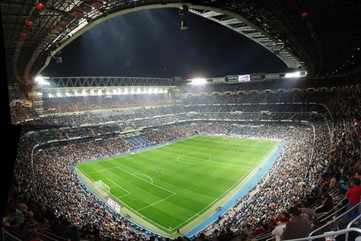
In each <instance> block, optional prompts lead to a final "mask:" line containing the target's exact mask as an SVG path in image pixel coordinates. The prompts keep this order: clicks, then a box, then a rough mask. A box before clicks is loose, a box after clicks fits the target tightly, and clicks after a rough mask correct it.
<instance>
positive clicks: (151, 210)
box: [77, 136, 278, 235]
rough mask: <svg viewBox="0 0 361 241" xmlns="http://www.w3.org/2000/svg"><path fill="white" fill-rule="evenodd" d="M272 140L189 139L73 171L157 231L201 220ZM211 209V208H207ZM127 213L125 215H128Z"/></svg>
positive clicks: (172, 230) (249, 170)
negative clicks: (98, 185) (100, 183)
mask: <svg viewBox="0 0 361 241" xmlns="http://www.w3.org/2000/svg"><path fill="white" fill-rule="evenodd" d="M277 144H278V142H277V141H272V140H262V139H241V138H236V137H224V136H194V137H191V138H188V139H184V140H179V141H178V142H176V143H173V144H168V145H163V146H160V147H158V148H151V149H147V150H144V151H140V152H137V153H132V154H129V155H125V156H118V157H112V158H107V159H103V160H98V161H90V162H85V163H82V164H80V165H78V166H77V169H78V171H80V172H81V173H82V174H83V175H85V176H86V177H87V179H89V180H90V181H92V182H95V181H99V180H102V181H103V182H104V183H106V184H107V185H108V186H109V187H110V192H111V196H112V197H113V199H116V200H118V202H119V203H121V205H122V206H124V207H125V208H126V209H127V210H128V211H130V212H131V213H134V215H135V216H137V217H140V219H141V220H143V221H144V223H142V225H144V224H145V225H146V224H151V225H152V226H153V227H156V228H157V229H158V230H162V231H163V232H165V233H168V234H169V235H174V234H175V230H176V229H182V228H186V226H189V225H192V224H194V223H195V222H196V221H197V222H201V221H202V220H203V219H204V218H205V217H206V216H207V214H211V213H212V210H213V211H214V210H215V209H214V208H216V207H215V206H218V205H219V202H220V201H222V199H223V202H224V201H225V200H226V199H228V197H227V194H229V193H231V192H232V190H233V191H234V189H235V187H237V188H239V187H240V185H242V184H241V182H242V180H245V178H246V177H247V176H249V175H250V173H252V171H253V170H255V168H256V167H257V166H259V165H260V164H261V163H262V161H264V160H265V158H267V156H268V155H269V154H270V153H271V152H272V150H273V149H274V148H275V147H276V146H277ZM212 208H213V209H212ZM128 213H129V212H128Z"/></svg>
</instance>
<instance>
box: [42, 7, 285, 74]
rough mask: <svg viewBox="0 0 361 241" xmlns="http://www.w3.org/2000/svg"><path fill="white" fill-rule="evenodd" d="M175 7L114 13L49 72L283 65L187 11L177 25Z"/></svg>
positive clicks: (206, 70) (247, 69)
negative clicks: (183, 22) (185, 26)
mask: <svg viewBox="0 0 361 241" xmlns="http://www.w3.org/2000/svg"><path fill="white" fill-rule="evenodd" d="M177 13H178V10H176V9H160V10H149V11H141V12H137V13H131V14H128V15H125V16H118V17H115V18H113V19H111V20H108V21H106V22H104V23H102V24H99V25H98V26H96V27H95V28H93V29H92V30H90V31H88V32H86V33H85V34H83V35H82V36H80V37H79V38H78V39H76V40H74V41H73V42H72V43H71V44H69V45H68V46H67V47H65V48H64V49H63V50H62V52H61V55H60V56H62V58H63V63H61V64H57V63H55V62H54V61H52V63H51V64H49V66H48V67H47V68H46V69H45V71H44V73H43V74H44V75H48V76H147V77H174V76H182V77H196V76H204V77H214V76H225V75H228V74H243V73H254V72H280V71H284V70H285V69H286V66H285V65H284V64H283V63H282V62H281V61H280V60H279V59H278V58H277V57H275V56H274V55H273V54H272V53H270V52H269V51H267V50H266V49H264V48H263V47H260V46H259V45H257V44H255V43H253V42H252V41H251V40H248V39H247V38H246V37H243V36H242V35H240V34H238V33H236V32H234V31H232V30H229V29H227V28H225V27H223V26H221V25H219V24H217V23H214V22H211V21H209V20H207V19H204V18H202V17H199V16H196V15H193V14H190V13H189V14H187V24H188V26H189V29H188V30H186V31H181V30H180V17H179V16H178V14H177Z"/></svg>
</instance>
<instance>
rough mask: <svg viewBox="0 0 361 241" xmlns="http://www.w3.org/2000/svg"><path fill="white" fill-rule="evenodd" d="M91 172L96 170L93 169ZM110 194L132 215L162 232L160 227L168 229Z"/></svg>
mask: <svg viewBox="0 0 361 241" xmlns="http://www.w3.org/2000/svg"><path fill="white" fill-rule="evenodd" d="M106 170H107V169H104V170H100V171H99V172H102V171H106ZM93 172H96V171H93ZM141 180H142V179H141ZM171 195H173V193H172V194H171ZM174 195H176V193H174ZM110 196H111V197H112V198H114V199H116V200H117V201H118V202H119V204H121V205H123V206H125V207H126V208H127V209H128V210H129V212H132V213H133V214H132V215H136V216H138V218H142V219H143V220H145V221H146V222H148V223H149V224H151V225H153V226H155V227H156V228H158V229H160V230H161V231H162V232H164V230H162V229H168V230H170V229H169V228H166V227H164V226H163V225H161V224H159V223H157V222H155V221H154V220H152V219H151V218H148V217H146V216H144V215H143V214H141V213H140V212H138V211H137V210H136V209H134V208H132V207H130V206H129V205H128V204H127V203H126V202H123V201H122V200H120V199H119V198H118V197H116V196H114V195H113V194H111V193H110Z"/></svg>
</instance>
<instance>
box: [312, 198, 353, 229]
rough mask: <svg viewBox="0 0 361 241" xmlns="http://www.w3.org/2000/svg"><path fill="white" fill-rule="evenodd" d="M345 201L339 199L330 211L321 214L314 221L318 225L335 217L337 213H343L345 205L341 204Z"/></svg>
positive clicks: (344, 199)
mask: <svg viewBox="0 0 361 241" xmlns="http://www.w3.org/2000/svg"><path fill="white" fill-rule="evenodd" d="M345 201H346V198H343V199H341V200H340V201H339V202H338V203H337V204H336V205H335V206H334V207H333V208H332V209H331V210H329V211H328V212H326V213H322V214H321V215H319V216H318V217H317V218H316V220H317V222H318V223H322V222H324V221H327V220H328V219H330V218H331V217H332V216H335V215H336V214H337V213H341V211H344V209H345V208H346V206H347V204H343V203H344V202H345Z"/></svg>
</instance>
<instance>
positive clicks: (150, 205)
mask: <svg viewBox="0 0 361 241" xmlns="http://www.w3.org/2000/svg"><path fill="white" fill-rule="evenodd" d="M175 195H177V194H175V193H174V194H171V195H169V196H167V197H165V198H163V199H160V200H158V201H155V202H153V203H151V204H149V205H147V206H145V207H142V208H139V209H137V212H139V211H141V210H144V209H146V208H149V207H152V206H154V205H157V204H158V203H160V202H163V201H165V200H167V199H169V198H171V197H173V196H175Z"/></svg>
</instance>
